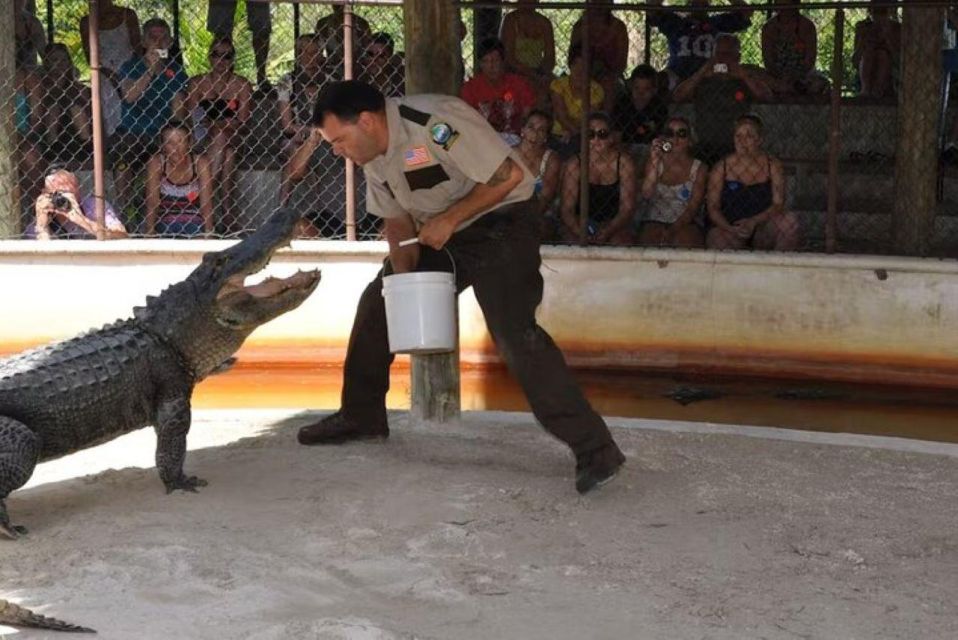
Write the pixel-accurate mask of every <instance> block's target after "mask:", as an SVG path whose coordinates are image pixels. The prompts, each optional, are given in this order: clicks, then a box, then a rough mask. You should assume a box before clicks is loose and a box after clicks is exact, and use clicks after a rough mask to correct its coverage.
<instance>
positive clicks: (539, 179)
mask: <svg viewBox="0 0 958 640" xmlns="http://www.w3.org/2000/svg"><path fill="white" fill-rule="evenodd" d="M551 130H552V116H550V115H549V114H548V113H547V112H545V111H541V110H539V109H533V110H532V111H530V112H529V115H528V116H526V120H525V122H524V123H523V125H522V133H521V134H520V138H521V139H520V141H519V144H517V145H516V146H515V149H516V151H518V152H519V157H520V158H522V162H523V163H524V164H525V165H526V168H527V169H529V171H530V172H531V173H532V175H533V176H535V179H536V186H535V192H534V197H535V199H536V202H537V203H538V210H539V212H540V213H541V214H542V216H543V231H546V232H547V233H546V234H545V237H547V238H551V237H552V236H553V235H554V232H555V226H556V225H555V224H554V223H555V218H554V215H553V213H554V212H553V209H554V205H555V203H556V195H557V194H558V193H559V177H560V175H559V174H560V171H561V168H562V161H561V160H559V154H558V153H556V152H555V151H553V150H552V149H550V148H549V147H548V146H547V143H548V142H549V132H550V131H551ZM550 227H551V229H550Z"/></svg>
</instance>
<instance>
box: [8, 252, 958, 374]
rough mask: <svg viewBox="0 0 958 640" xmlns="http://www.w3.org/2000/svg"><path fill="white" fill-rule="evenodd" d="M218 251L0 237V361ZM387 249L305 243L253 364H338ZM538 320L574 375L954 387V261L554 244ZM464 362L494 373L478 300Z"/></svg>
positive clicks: (288, 259) (465, 322) (121, 310)
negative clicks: (306, 277)
mask: <svg viewBox="0 0 958 640" xmlns="http://www.w3.org/2000/svg"><path fill="white" fill-rule="evenodd" d="M229 245H230V241H224V240H194V241H175V240H125V241H112V242H102V243H101V242H93V241H52V242H49V243H40V242H17V241H5V242H0V300H3V301H4V302H3V306H4V314H3V316H2V318H0V350H2V351H6V352H10V351H14V350H17V349H19V348H22V347H23V346H26V345H31V344H37V343H41V342H44V341H47V340H51V339H59V338H65V337H69V336H72V335H74V334H76V333H78V332H80V331H83V330H86V329H88V328H90V327H92V326H99V325H100V324H103V323H106V322H110V321H112V320H114V319H116V318H118V317H126V316H128V315H129V313H130V309H131V308H132V307H133V306H134V305H137V304H142V302H143V299H144V298H145V296H146V295H147V294H155V293H157V292H158V291H160V290H162V289H163V288H164V287H165V286H167V285H168V284H170V283H172V282H175V281H177V280H179V279H181V278H182V277H184V276H185V275H186V274H188V273H189V271H191V270H192V269H193V267H194V265H196V264H197V263H198V260H199V256H200V254H202V253H203V252H205V251H209V250H215V249H219V248H223V247H225V246H229ZM385 252H386V244H385V243H382V242H363V243H348V242H331V241H297V242H294V243H293V246H292V247H291V248H290V249H288V250H284V251H282V252H281V253H280V254H278V255H277V256H276V257H275V258H274V260H273V262H272V264H271V266H270V271H271V272H272V273H275V274H287V273H290V272H292V271H295V270H296V269H307V268H316V267H319V268H322V269H323V271H324V277H323V281H322V283H321V284H320V287H319V289H318V290H317V292H316V293H315V294H314V295H313V297H312V298H311V299H310V300H308V301H307V302H306V303H305V304H304V305H303V307H301V308H300V309H299V310H297V311H296V312H294V313H291V314H288V315H286V316H283V317H281V318H279V319H277V320H275V321H274V322H272V323H270V324H269V325H266V326H265V327H262V328H261V329H260V330H258V331H257V332H255V333H254V334H253V336H251V338H250V340H249V341H248V343H247V346H246V347H244V354H245V356H244V357H246V358H250V359H252V360H255V361H258V362H261V363H264V364H266V365H275V366H307V365H308V366H334V367H338V366H340V364H341V361H342V356H343V354H344V352H345V345H346V341H347V337H348V334H349V330H350V327H351V323H352V318H353V313H354V310H355V305H356V302H357V300H358V298H359V295H360V293H361V292H362V290H363V288H364V287H365V284H366V283H367V282H368V281H369V280H370V279H371V278H372V277H373V275H374V274H375V273H376V271H377V270H378V269H379V267H380V264H381V261H382V258H383V256H384V255H385ZM542 256H543V269H542V274H543V278H544V280H545V283H546V284H545V287H546V289H545V296H544V299H543V303H542V305H541V307H540V309H539V312H538V317H539V321H540V323H541V324H542V325H543V326H544V327H545V328H546V329H547V330H548V331H549V332H550V333H551V334H552V335H553V337H554V338H555V339H556V341H557V342H558V343H559V344H560V346H561V347H562V348H563V350H564V352H565V353H566V355H567V357H568V359H569V361H570V362H571V363H572V364H573V365H574V366H581V367H595V368H611V369H624V370H629V369H644V368H654V369H667V370H681V371H698V372H715V373H717V374H718V373H736V374H757V375H763V376H779V377H806V378H822V379H834V380H845V381H855V382H870V383H890V384H904V385H919V386H940V387H949V388H950V387H958V343H956V341H955V339H954V336H955V335H958V262H956V261H953V260H926V259H913V258H889V257H880V256H846V255H818V254H772V253H747V252H743V253H717V252H708V251H678V250H663V249H613V248H582V247H544V248H543V249H542ZM460 333H461V346H462V362H463V365H464V366H485V365H487V364H489V363H495V362H498V355H497V353H496V350H495V348H494V346H493V344H492V342H491V339H490V337H489V336H488V333H487V331H486V328H485V323H484V321H483V318H482V314H481V312H480V310H479V308H478V305H477V304H476V302H475V299H474V297H473V295H472V293H471V291H467V292H466V293H464V294H463V296H462V297H461V299H460Z"/></svg>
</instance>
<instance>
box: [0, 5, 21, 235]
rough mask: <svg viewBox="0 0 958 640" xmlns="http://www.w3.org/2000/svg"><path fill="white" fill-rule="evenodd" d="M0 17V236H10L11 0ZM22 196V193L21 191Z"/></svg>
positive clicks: (15, 214) (14, 217)
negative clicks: (4, 18)
mask: <svg viewBox="0 0 958 640" xmlns="http://www.w3.org/2000/svg"><path fill="white" fill-rule="evenodd" d="M0 6H5V9H4V10H3V13H4V14H5V15H6V16H7V19H6V20H2V19H0V109H2V111H0V114H2V115H0V238H12V237H14V236H16V235H17V234H19V233H20V208H19V203H18V202H17V200H18V198H17V195H18V192H19V189H17V188H16V186H17V184H18V183H19V180H18V177H17V165H16V163H15V162H14V159H13V156H14V150H15V149H16V145H17V141H16V135H17V132H16V128H15V125H14V113H15V108H14V95H15V94H16V90H17V72H16V62H15V60H14V56H15V55H16V54H15V52H14V42H15V40H16V38H15V37H14V33H13V32H14V26H13V21H14V17H13V7H14V4H13V3H12V2H9V3H5V4H4V5H0ZM21 197H22V194H21Z"/></svg>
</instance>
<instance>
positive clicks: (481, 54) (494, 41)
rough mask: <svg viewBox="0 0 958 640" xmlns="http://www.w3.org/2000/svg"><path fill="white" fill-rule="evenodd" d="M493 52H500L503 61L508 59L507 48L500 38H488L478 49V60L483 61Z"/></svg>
mask: <svg viewBox="0 0 958 640" xmlns="http://www.w3.org/2000/svg"><path fill="white" fill-rule="evenodd" d="M493 51H498V52H499V55H501V56H502V58H503V59H505V57H506V46H505V45H504V44H502V40H500V39H499V38H486V39H484V40H483V41H482V42H480V43H479V46H477V47H476V59H477V60H482V59H483V58H485V57H486V56H487V55H488V54H490V53H492V52H493Z"/></svg>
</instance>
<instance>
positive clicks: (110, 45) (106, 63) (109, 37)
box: [80, 0, 140, 85]
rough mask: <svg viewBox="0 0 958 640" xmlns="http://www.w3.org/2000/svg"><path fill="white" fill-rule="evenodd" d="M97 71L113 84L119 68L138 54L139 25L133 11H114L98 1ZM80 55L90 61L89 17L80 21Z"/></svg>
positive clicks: (104, 0) (105, 0)
mask: <svg viewBox="0 0 958 640" xmlns="http://www.w3.org/2000/svg"><path fill="white" fill-rule="evenodd" d="M99 35H100V67H101V68H102V69H103V71H104V72H105V73H106V75H107V76H108V77H109V78H110V80H111V81H112V82H113V83H114V85H115V84H116V72H117V71H119V69H120V65H122V64H123V63H124V62H126V61H127V60H129V59H130V58H132V57H133V53H134V52H137V51H139V50H140V21H139V20H138V19H137V17H136V12H135V11H134V10H133V9H128V8H126V7H118V6H116V5H115V4H113V0H100V13H99ZM80 37H81V38H82V39H83V53H85V54H86V59H87V62H89V61H90V16H83V17H82V18H80Z"/></svg>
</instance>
